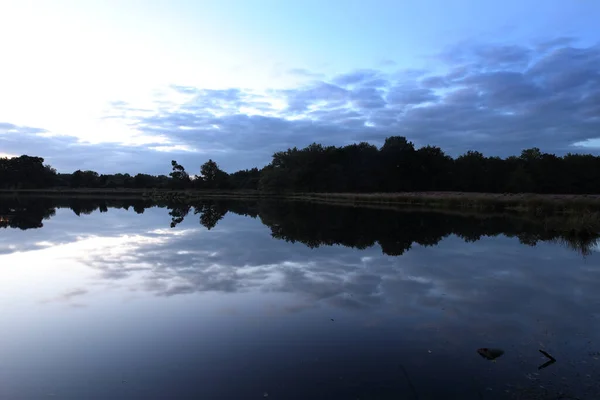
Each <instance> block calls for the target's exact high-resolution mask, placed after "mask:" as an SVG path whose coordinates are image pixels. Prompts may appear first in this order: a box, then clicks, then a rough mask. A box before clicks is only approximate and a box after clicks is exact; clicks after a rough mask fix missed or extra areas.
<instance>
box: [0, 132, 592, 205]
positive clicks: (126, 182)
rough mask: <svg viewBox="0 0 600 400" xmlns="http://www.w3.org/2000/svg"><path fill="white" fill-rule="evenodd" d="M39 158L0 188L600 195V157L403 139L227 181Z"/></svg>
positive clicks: (280, 159) (313, 151)
mask: <svg viewBox="0 0 600 400" xmlns="http://www.w3.org/2000/svg"><path fill="white" fill-rule="evenodd" d="M43 162H44V159H43V158H40V157H29V156H21V157H16V158H2V159H0V188H4V189H28V188H47V187H52V186H59V187H65V186H66V187H72V188H140V189H151V188H156V189H167V188H172V189H188V188H196V189H241V190H261V191H265V192H274V193H281V192H351V193H352V192H354V193H369V192H371V193H373V192H406V191H461V192H489V193H504V192H507V193H525V192H527V193H556V194H597V193H600V157H597V156H593V155H589V154H588V155H584V154H566V155H565V156H562V157H559V156H557V155H554V154H547V153H543V152H542V151H541V150H540V149H538V148H531V149H524V150H523V151H522V152H521V154H520V155H518V156H511V157H507V158H500V157H487V156H485V155H484V154H482V153H480V152H477V151H467V152H466V153H465V154H462V155H460V156H458V157H456V158H452V157H450V156H448V155H447V154H445V153H444V151H443V149H440V148H439V147H435V146H424V147H421V148H418V149H416V148H415V146H414V144H413V143H411V142H410V141H408V140H407V139H406V138H405V137H402V136H392V137H389V138H387V139H386V140H385V142H384V144H383V146H381V147H380V148H377V147H376V146H374V145H372V144H369V143H365V142H362V143H355V144H350V145H347V146H343V147H335V146H322V145H320V144H317V143H312V144H310V145H309V146H307V147H305V148H303V149H299V148H296V147H294V148H291V149H287V150H284V151H278V152H276V153H275V154H273V157H272V160H271V162H270V163H269V164H268V165H266V166H265V167H263V168H262V169H258V168H252V169H249V170H248V169H247V170H241V171H237V172H234V173H232V174H228V173H227V172H225V171H223V170H222V169H221V168H219V166H218V164H217V163H216V162H215V161H213V160H212V159H211V160H208V161H207V162H205V163H204V164H202V165H201V167H200V175H198V176H197V177H194V178H193V179H192V177H190V175H189V174H188V173H187V172H186V170H185V168H184V167H183V166H182V165H181V164H179V163H177V161H175V160H173V161H172V162H171V167H172V172H171V173H170V174H169V176H165V175H159V176H153V175H148V174H141V173H139V174H137V175H134V176H131V175H130V174H127V173H119V174H114V175H110V174H102V175H100V174H98V173H97V172H94V171H82V170H77V171H75V172H74V173H72V174H57V173H56V171H55V170H54V169H53V168H52V167H50V166H48V165H44V164H43Z"/></svg>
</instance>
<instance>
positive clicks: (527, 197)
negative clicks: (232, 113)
mask: <svg viewBox="0 0 600 400" xmlns="http://www.w3.org/2000/svg"><path fill="white" fill-rule="evenodd" d="M0 195H13V196H14V195H16V196H19V195H38V196H59V197H63V196H74V197H94V196H101V197H119V198H122V197H129V198H145V199H157V200H173V201H178V202H179V201H193V200H194V199H205V198H232V199H235V198H247V199H274V200H298V201H316V202H323V203H333V204H354V205H369V204H373V205H388V206H396V205H398V206H407V205H408V206H419V207H420V206H423V207H428V208H452V209H470V210H496V211H510V212H516V213H519V212H534V213H539V212H545V211H552V212H555V213H556V212H558V213H570V212H574V211H582V210H587V211H598V212H600V195H597V194H589V195H580V194H536V193H476V192H405V193H273V192H261V191H253V190H194V189H188V190H177V189H134V188H131V189H130V188H117V189H106V188H103V189H92V188H85V189H71V188H65V189H62V188H60V189H18V190H0Z"/></svg>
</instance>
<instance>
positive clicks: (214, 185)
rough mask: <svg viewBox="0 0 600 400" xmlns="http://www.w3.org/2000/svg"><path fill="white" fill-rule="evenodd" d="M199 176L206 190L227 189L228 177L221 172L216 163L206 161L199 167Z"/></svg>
mask: <svg viewBox="0 0 600 400" xmlns="http://www.w3.org/2000/svg"><path fill="white" fill-rule="evenodd" d="M200 176H201V177H202V180H203V182H204V187H206V188H207V189H227V188H228V187H229V182H228V180H229V175H228V174H227V173H226V172H224V171H222V170H221V169H220V168H219V166H218V165H217V163H216V162H214V161H213V160H208V161H207V162H205V163H204V164H202V166H201V167H200Z"/></svg>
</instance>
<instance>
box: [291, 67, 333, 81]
mask: <svg viewBox="0 0 600 400" xmlns="http://www.w3.org/2000/svg"><path fill="white" fill-rule="evenodd" d="M287 72H288V74H290V75H295V76H298V77H301V78H311V79H323V78H324V77H325V75H324V74H322V73H319V72H312V71H309V70H307V69H305V68H291V69H289V70H288V71H287Z"/></svg>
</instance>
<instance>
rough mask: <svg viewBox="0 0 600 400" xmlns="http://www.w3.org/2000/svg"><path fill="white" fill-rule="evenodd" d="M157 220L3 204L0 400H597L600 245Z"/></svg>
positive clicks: (412, 217)
mask: <svg viewBox="0 0 600 400" xmlns="http://www.w3.org/2000/svg"><path fill="white" fill-rule="evenodd" d="M167 206H168V205H164V204H163V205H162V207H157V206H153V204H151V203H149V202H145V201H139V200H137V201H135V200H119V201H106V200H101V201H97V200H81V199H79V200H65V199H61V200H56V199H55V200H52V199H34V198H25V199H20V200H16V199H7V198H4V199H0V315H1V325H0V399H45V398H49V399H50V398H56V399H264V398H268V399H350V400H354V399H361V400H366V399H421V400H422V399H477V400H479V399H559V398H579V399H598V398H600V394H599V393H600V390H599V388H598V385H599V381H600V370H599V367H600V360H599V359H600V253H599V251H600V247H598V246H597V243H596V238H594V237H591V238H590V237H587V238H574V237H561V236H560V235H556V234H552V233H548V232H546V231H544V229H543V228H542V224H541V223H536V221H526V220H516V219H513V220H511V219H506V218H504V217H494V216H489V217H486V218H481V217H474V216H462V215H445V214H435V213H425V212H418V211H412V212H409V211H405V212H399V211H394V210H376V209H367V208H352V207H340V206H327V205H315V204H304V203H281V202H279V203H275V202H260V203H257V202H241V201H206V202H201V203H198V204H194V205H192V206H186V205H171V206H169V207H167ZM1 228H4V229H1ZM481 348H494V349H501V350H502V351H503V352H504V354H502V355H501V356H499V357H498V358H496V359H495V360H493V361H492V360H488V359H486V358H485V357H483V356H482V355H481V354H479V353H478V351H477V350H478V349H481ZM540 350H544V351H546V352H547V353H549V354H550V355H552V356H553V357H554V358H555V359H556V362H554V363H547V362H548V361H549V359H548V358H547V357H545V356H544V355H542V354H541V353H540ZM543 364H546V366H543ZM540 367H542V368H541V369H540Z"/></svg>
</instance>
